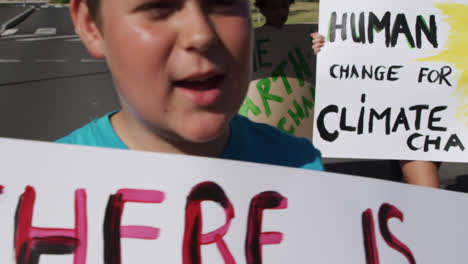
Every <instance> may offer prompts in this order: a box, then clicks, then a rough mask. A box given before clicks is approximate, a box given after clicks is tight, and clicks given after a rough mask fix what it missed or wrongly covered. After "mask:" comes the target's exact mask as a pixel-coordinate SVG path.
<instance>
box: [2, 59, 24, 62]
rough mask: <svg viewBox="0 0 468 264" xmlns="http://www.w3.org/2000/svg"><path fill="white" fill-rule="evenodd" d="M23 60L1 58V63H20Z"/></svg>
mask: <svg viewBox="0 0 468 264" xmlns="http://www.w3.org/2000/svg"><path fill="white" fill-rule="evenodd" d="M18 62H21V60H10V59H0V63H18Z"/></svg>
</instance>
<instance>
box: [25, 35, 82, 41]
mask: <svg viewBox="0 0 468 264" xmlns="http://www.w3.org/2000/svg"><path fill="white" fill-rule="evenodd" d="M75 37H76V35H64V36H53V37H39V38H37V37H36V38H24V39H18V40H16V41H41V40H53V39H67V38H75Z"/></svg>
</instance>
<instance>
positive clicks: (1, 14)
mask: <svg viewBox="0 0 468 264" xmlns="http://www.w3.org/2000/svg"><path fill="white" fill-rule="evenodd" d="M25 10H26V9H25V8H23V7H21V6H17V5H0V25H2V24H3V23H5V22H7V21H8V20H10V19H12V18H14V17H15V16H16V15H17V14H19V13H21V12H22V11H25Z"/></svg>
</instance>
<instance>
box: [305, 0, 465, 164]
mask: <svg viewBox="0 0 468 264" xmlns="http://www.w3.org/2000/svg"><path fill="white" fill-rule="evenodd" d="M467 14H468V2H467V1H466V0H450V1H444V0H415V1H407V0H395V1H387V2H383V1H373V0H357V1H341V0H329V1H324V2H323V3H321V4H320V30H319V32H321V34H323V35H326V36H327V43H326V44H325V47H324V48H323V50H322V52H321V54H319V58H318V61H317V63H318V64H317V69H318V72H317V94H316V95H317V97H316V98H317V99H316V110H315V117H316V118H315V122H316V125H315V128H314V129H315V130H314V135H315V136H314V144H315V145H316V146H317V147H318V148H319V149H320V150H321V151H322V153H323V155H324V156H326V157H343V158H381V159H410V160H413V159H420V160H434V161H453V162H467V161H468V150H467V149H466V148H467V147H468V49H467V47H468V27H467V26H466V25H468V16H467Z"/></svg>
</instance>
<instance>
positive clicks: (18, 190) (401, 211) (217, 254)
mask: <svg viewBox="0 0 468 264" xmlns="http://www.w3.org/2000/svg"><path fill="white" fill-rule="evenodd" d="M0 146H1V148H0V160H1V164H2V165H1V166H0V170H1V171H0V173H1V175H2V176H1V178H0V179H1V180H0V181H1V185H3V187H4V188H3V192H2V194H0V212H1V214H0V234H1V236H0V252H2V254H0V263H15V258H16V257H17V258H18V259H20V260H22V261H24V263H48V264H56V263H62V264H63V263H75V264H83V263H104V258H106V263H113V264H115V263H155V262H158V263H249V264H253V263H278V264H280V263H281V264H284V263H336V264H342V263H371V264H375V263H379V262H378V261H379V260H380V263H405V264H406V263H415V262H416V261H417V262H418V263H425V264H440V263H463V262H464V261H466V259H468V251H467V250H466V247H467V245H468V228H467V227H466V223H467V222H468V196H467V195H465V194H460V193H455V192H448V191H442V190H435V189H427V188H422V187H416V186H410V185H405V184H400V183H393V182H385V181H379V180H372V179H366V178H360V177H353V176H346V175H337V174H330V173H323V172H314V171H308V170H303V169H292V168H285V167H278V166H267V165H261V164H253V163H244V162H237V161H226V160H219V159H208V158H198V157H189V156H181V155H167V154H166V155H165V154H155V153H144V152H133V151H125V150H112V149H103V148H100V149H99V148H89V147H80V146H72V145H61V144H53V143H40V142H28V141H19V140H8V139H0ZM200 204H201V207H200ZM15 214H16V220H15ZM15 229H16V232H15ZM15 249H16V254H15ZM51 253H55V255H54V254H51ZM38 254H40V255H38ZM15 256H16V257H15ZM366 256H372V257H371V259H369V260H368V261H367V262H366ZM200 259H201V260H202V262H199V260H200ZM262 260H263V262H262ZM408 261H409V262H408ZM20 263H23V262H21V261H20Z"/></svg>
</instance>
